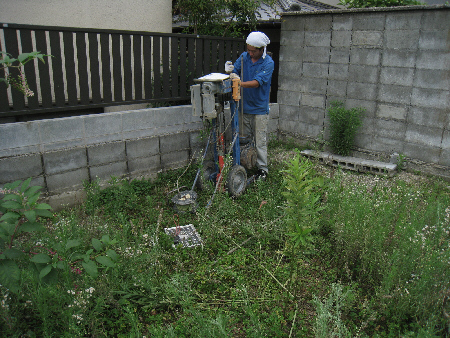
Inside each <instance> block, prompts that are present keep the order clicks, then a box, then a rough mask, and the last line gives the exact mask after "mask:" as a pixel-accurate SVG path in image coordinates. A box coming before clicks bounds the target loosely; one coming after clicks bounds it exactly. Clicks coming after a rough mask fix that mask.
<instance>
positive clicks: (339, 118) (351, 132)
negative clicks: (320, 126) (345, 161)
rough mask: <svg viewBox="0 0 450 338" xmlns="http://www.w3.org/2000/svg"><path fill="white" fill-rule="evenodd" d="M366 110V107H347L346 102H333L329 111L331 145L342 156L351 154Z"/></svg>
mask: <svg viewBox="0 0 450 338" xmlns="http://www.w3.org/2000/svg"><path fill="white" fill-rule="evenodd" d="M364 111H365V109H364V108H351V109H346V108H345V107H344V103H342V102H339V101H333V102H331V106H330V108H329V109H328V111H327V113H328V117H329V119H330V126H329V128H330V140H329V145H330V146H331V148H332V150H333V151H334V152H335V153H336V154H338V155H342V156H347V155H349V154H350V151H351V150H352V147H353V143H354V141H355V136H356V132H357V131H358V128H359V127H360V126H361V124H362V120H361V118H362V115H363V113H364Z"/></svg>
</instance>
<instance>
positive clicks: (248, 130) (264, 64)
mask: <svg viewBox="0 0 450 338" xmlns="http://www.w3.org/2000/svg"><path fill="white" fill-rule="evenodd" d="M246 43H247V52H244V53H242V54H241V55H240V56H239V58H238V59H237V60H236V62H235V63H234V65H231V62H227V64H225V71H226V72H227V73H231V72H232V73H234V74H237V75H238V76H240V75H241V63H242V64H243V69H244V70H243V78H242V79H241V87H242V88H244V89H243V97H244V103H243V106H244V114H243V115H244V116H243V127H244V130H243V134H244V135H246V136H248V135H252V136H253V138H254V141H255V147H256V153H257V161H256V166H257V167H258V178H259V179H262V180H264V179H265V178H266V177H267V174H268V173H269V169H268V161H267V125H268V122H269V96H270V84H271V81H272V73H273V69H274V62H273V60H272V58H271V57H270V56H269V55H267V53H266V46H267V45H268V44H269V43H270V40H269V38H268V37H267V35H265V34H264V33H262V32H252V33H250V34H249V35H248V37H247V40H246Z"/></svg>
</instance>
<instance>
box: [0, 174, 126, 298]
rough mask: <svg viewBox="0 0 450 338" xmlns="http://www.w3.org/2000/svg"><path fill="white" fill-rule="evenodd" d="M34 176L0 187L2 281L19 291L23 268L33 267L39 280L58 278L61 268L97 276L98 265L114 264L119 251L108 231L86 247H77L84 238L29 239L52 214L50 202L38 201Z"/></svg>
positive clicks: (54, 279) (54, 280) (42, 228)
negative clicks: (46, 241) (42, 241)
mask: <svg viewBox="0 0 450 338" xmlns="http://www.w3.org/2000/svg"><path fill="white" fill-rule="evenodd" d="M30 183H31V178H29V179H27V180H25V181H23V182H22V181H16V182H14V183H9V184H6V185H5V186H4V188H3V189H1V190H0V193H2V194H3V195H4V196H3V198H2V199H0V215H1V217H0V284H1V285H3V286H4V287H6V288H7V289H9V290H11V291H12V292H14V293H18V292H19V290H20V280H21V271H22V270H23V269H29V268H31V270H32V271H35V272H36V277H37V280H38V281H43V282H56V281H57V278H58V270H64V269H67V268H71V269H72V270H73V271H78V272H79V273H81V269H84V271H85V272H86V273H87V274H89V275H90V276H92V277H94V278H95V277H97V276H98V268H99V267H103V268H112V267H114V266H115V261H117V260H118V258H119V257H118V255H117V254H116V252H115V251H114V250H112V249H111V246H112V245H113V244H115V243H116V241H115V240H111V239H110V238H109V236H107V235H105V236H103V237H102V238H101V240H98V239H95V238H93V239H92V242H91V244H92V247H90V248H89V249H88V250H87V251H84V250H83V251H76V248H77V247H80V246H81V245H82V242H81V241H80V240H77V239H69V240H67V241H66V242H64V243H61V242H55V243H52V244H51V245H49V246H48V247H46V246H43V245H34V244H32V243H29V241H27V239H28V237H27V236H24V234H27V233H33V232H37V231H45V230H46V228H45V227H44V225H43V224H42V222H43V221H46V219H48V218H51V217H52V216H53V214H52V212H51V207H50V205H48V204H46V203H38V200H39V197H40V191H39V190H40V189H41V187H39V186H30Z"/></svg>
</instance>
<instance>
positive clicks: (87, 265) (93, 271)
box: [81, 261, 98, 278]
mask: <svg viewBox="0 0 450 338" xmlns="http://www.w3.org/2000/svg"><path fill="white" fill-rule="evenodd" d="M81 265H82V266H83V268H84V270H86V273H87V274H88V275H89V276H91V277H93V278H97V276H98V269H97V264H95V262H93V261H88V262H81Z"/></svg>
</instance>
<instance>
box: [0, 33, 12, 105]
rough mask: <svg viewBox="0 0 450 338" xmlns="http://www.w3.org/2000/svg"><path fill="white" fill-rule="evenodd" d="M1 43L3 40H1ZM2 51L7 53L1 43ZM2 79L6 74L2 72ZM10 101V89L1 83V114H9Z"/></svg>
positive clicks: (0, 49)
mask: <svg viewBox="0 0 450 338" xmlns="http://www.w3.org/2000/svg"><path fill="white" fill-rule="evenodd" d="M0 29H3V24H0ZM0 42H1V39H0ZM0 51H2V52H6V51H4V50H3V49H2V44H1V43H0ZM0 77H2V78H3V77H4V72H3V71H0ZM9 110H10V108H9V99H8V87H7V86H6V83H5V82H4V81H1V82H0V113H2V112H9Z"/></svg>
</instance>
